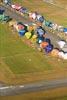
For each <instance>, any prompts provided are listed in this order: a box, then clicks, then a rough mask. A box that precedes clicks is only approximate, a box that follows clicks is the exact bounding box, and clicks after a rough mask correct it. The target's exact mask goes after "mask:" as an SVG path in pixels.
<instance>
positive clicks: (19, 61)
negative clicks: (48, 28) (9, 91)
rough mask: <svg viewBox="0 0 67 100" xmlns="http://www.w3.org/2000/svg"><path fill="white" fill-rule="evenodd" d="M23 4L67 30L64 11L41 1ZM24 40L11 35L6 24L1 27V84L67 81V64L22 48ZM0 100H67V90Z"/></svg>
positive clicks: (24, 0) (31, 0)
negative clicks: (66, 79)
mask: <svg viewBox="0 0 67 100" xmlns="http://www.w3.org/2000/svg"><path fill="white" fill-rule="evenodd" d="M15 1H19V2H22V1H21V0H15ZM38 1H39V2H38ZM23 2H24V3H23V4H22V5H23V6H26V7H28V8H29V9H31V10H32V11H33V10H34V11H35V10H36V9H37V7H38V9H37V11H38V12H41V13H42V14H43V15H44V16H45V17H46V18H47V19H50V20H52V21H54V22H56V23H58V24H62V25H64V26H67V13H66V12H67V11H66V10H64V9H61V8H56V7H54V6H50V4H46V3H45V4H44V3H42V2H41V0H36V1H35V0H23ZM62 13H63V14H62ZM23 40H24V38H20V37H19V36H18V34H17V33H16V32H12V31H11V29H10V28H9V27H8V24H7V25H6V24H1V23H0V81H3V82H6V83H8V84H18V83H28V82H34V81H38V80H50V79H58V78H65V77H67V61H63V60H62V59H58V58H52V57H50V56H47V55H44V54H43V53H40V52H38V51H37V50H36V49H33V48H31V47H30V46H28V45H27V44H25V43H24V42H23ZM61 91H62V92H61ZM61 95H62V96H61ZM0 100H67V88H62V89H55V90H50V91H46V92H44V91H42V92H36V93H29V94H24V95H23V94H22V95H18V96H12V97H9V96H8V97H0Z"/></svg>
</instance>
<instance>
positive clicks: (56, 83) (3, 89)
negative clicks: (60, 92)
mask: <svg viewBox="0 0 67 100" xmlns="http://www.w3.org/2000/svg"><path fill="white" fill-rule="evenodd" d="M59 87H67V79H60V80H51V81H45V80H43V81H39V82H36V83H30V84H23V85H16V86H0V96H8V95H9V96H10V95H18V94H23V93H29V92H36V91H46V90H50V89H55V88H59Z"/></svg>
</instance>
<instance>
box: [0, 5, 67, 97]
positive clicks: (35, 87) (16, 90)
mask: <svg viewBox="0 0 67 100" xmlns="http://www.w3.org/2000/svg"><path fill="white" fill-rule="evenodd" d="M0 7H2V8H4V9H5V14H7V15H9V16H11V17H12V18H14V19H16V20H17V21H22V22H23V23H29V22H30V20H29V19H25V18H24V17H22V16H20V15H19V14H18V13H17V12H15V11H14V10H10V8H9V7H5V6H2V5H1V6H0ZM46 37H49V38H50V39H51V42H52V43H53V44H54V46H55V47H57V43H56V41H59V40H61V39H60V38H59V37H58V36H56V35H55V34H54V35H53V34H52V33H47V34H46ZM0 83H1V84H0V96H6V95H17V94H21V93H27V92H33V91H41V90H49V89H53V88H58V87H67V79H59V80H51V81H44V80H43V81H40V82H37V83H30V84H23V85H17V86H7V85H5V84H4V83H2V82H0Z"/></svg>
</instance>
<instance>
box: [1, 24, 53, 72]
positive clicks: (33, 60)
mask: <svg viewBox="0 0 67 100" xmlns="http://www.w3.org/2000/svg"><path fill="white" fill-rule="evenodd" d="M0 27H1V30H0V41H1V42H0V56H1V58H2V59H3V61H4V62H5V64H6V65H7V66H9V68H10V69H11V70H12V71H13V72H14V73H15V74H22V73H32V72H39V71H44V70H49V69H51V68H52V66H51V65H50V64H49V63H48V62H47V60H46V59H45V58H44V56H42V55H41V54H39V52H38V53H37V51H36V50H34V49H32V48H31V47H29V46H27V45H26V44H24V43H23V42H22V41H21V39H20V38H18V39H16V38H15V35H17V33H16V34H12V32H11V31H10V29H9V28H8V30H7V27H8V26H5V25H2V24H1V25H0ZM3 28H4V29H3ZM22 39H23V38H22Z"/></svg>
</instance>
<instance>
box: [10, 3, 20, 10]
mask: <svg viewBox="0 0 67 100" xmlns="http://www.w3.org/2000/svg"><path fill="white" fill-rule="evenodd" d="M11 7H12V8H13V9H15V10H18V11H19V10H20V9H21V6H20V5H18V4H13V5H11Z"/></svg>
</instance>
